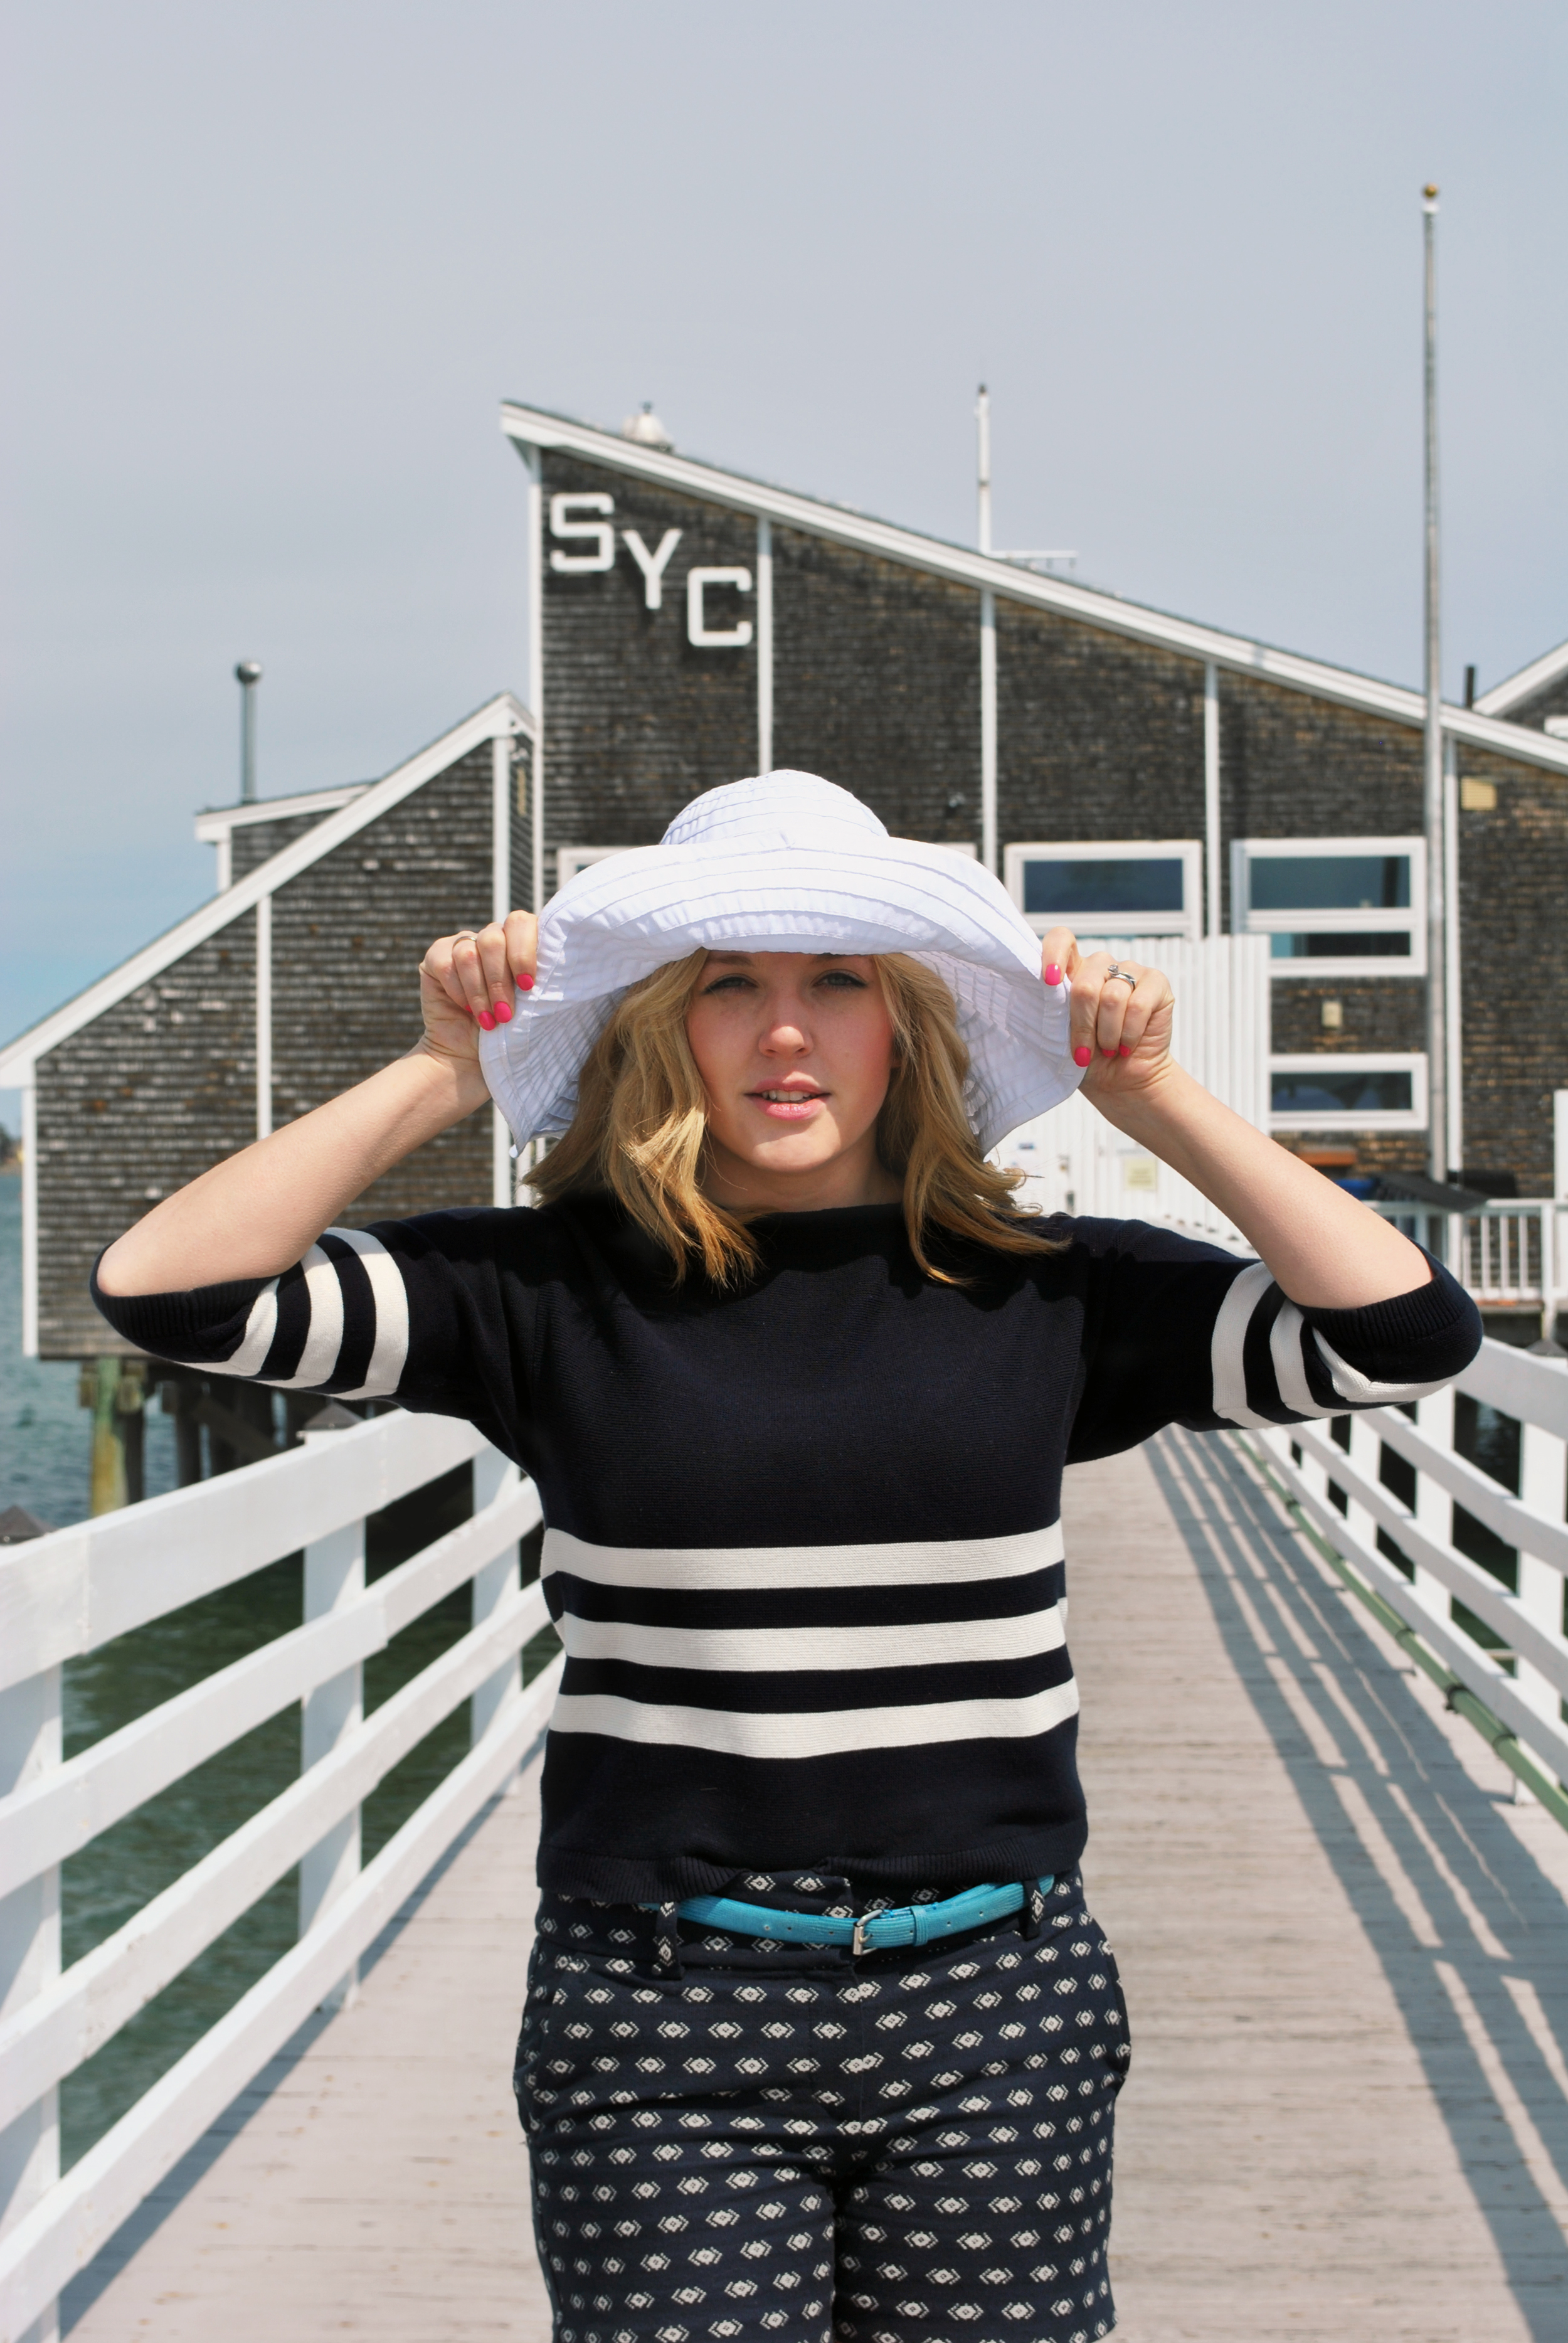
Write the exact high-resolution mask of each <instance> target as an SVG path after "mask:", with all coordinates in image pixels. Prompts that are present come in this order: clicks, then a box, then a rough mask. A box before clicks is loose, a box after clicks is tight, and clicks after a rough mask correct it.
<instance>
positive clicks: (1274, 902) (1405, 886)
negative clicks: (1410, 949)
mask: <svg viewBox="0 0 1568 2343" xmlns="http://www.w3.org/2000/svg"><path fill="white" fill-rule="evenodd" d="M1247 868H1248V873H1249V883H1250V886H1251V905H1252V909H1253V910H1254V911H1408V910H1409V909H1410V857H1409V855H1408V854H1254V855H1251V856H1250V857H1249V858H1248V864H1247Z"/></svg>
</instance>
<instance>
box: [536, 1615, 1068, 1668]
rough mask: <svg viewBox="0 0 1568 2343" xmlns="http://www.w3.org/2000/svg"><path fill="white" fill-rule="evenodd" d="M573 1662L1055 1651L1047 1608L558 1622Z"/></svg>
mask: <svg viewBox="0 0 1568 2343" xmlns="http://www.w3.org/2000/svg"><path fill="white" fill-rule="evenodd" d="M558 1626H559V1631H560V1637H561V1641H562V1643H563V1644H565V1645H566V1649H567V1657H568V1659H572V1660H632V1661H635V1662H636V1663H637V1664H638V1666H639V1667H647V1668H702V1669H710V1670H713V1671H716V1672H718V1671H730V1670H734V1671H736V1672H738V1673H748V1672H749V1673H753V1674H754V1673H756V1672H758V1671H761V1670H768V1669H778V1670H779V1671H793V1670H798V1669H807V1668H809V1669H825V1668H833V1669H839V1668H842V1669H855V1668H914V1667H940V1666H942V1665H950V1664H958V1663H961V1662H963V1661H965V1660H1023V1659H1030V1658H1032V1657H1033V1656H1034V1655H1035V1654H1037V1653H1040V1652H1056V1651H1060V1648H1061V1645H1062V1644H1063V1642H1064V1641H1065V1634H1064V1630H1063V1626H1062V1622H1061V1616H1060V1611H1059V1610H1058V1608H1057V1606H1056V1605H1055V1604H1048V1605H1047V1607H1046V1608H1045V1609H1044V1610H1042V1611H1029V1612H1026V1613H1024V1614H1023V1615H1022V1616H1021V1617H1016V1616H1015V1617H1009V1618H1004V1619H933V1620H926V1621H920V1622H918V1623H916V1624H910V1625H903V1624H887V1625H880V1626H873V1627H650V1626H645V1625H643V1624H640V1623H639V1622H638V1621H636V1620H632V1619H580V1618H578V1616H577V1615H576V1614H574V1613H572V1612H570V1611H568V1613H567V1614H566V1615H565V1616H564V1617H563V1618H562V1619H561V1620H560V1621H559V1622H558Z"/></svg>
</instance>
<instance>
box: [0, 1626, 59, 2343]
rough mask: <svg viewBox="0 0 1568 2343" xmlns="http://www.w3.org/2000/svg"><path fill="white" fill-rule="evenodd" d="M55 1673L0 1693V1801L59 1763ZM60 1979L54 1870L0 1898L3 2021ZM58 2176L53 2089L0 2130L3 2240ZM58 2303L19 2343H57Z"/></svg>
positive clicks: (0, 2009)
mask: <svg viewBox="0 0 1568 2343" xmlns="http://www.w3.org/2000/svg"><path fill="white" fill-rule="evenodd" d="M63 1755H64V1748H63V1744H62V1739H61V1725H60V1670H59V1669H58V1668H57V1667H53V1668H45V1669H44V1670H42V1672H41V1673H40V1674H37V1675H35V1676H29V1677H27V1678H26V1679H25V1682H24V1683H22V1684H14V1685H13V1686H12V1687H11V1688H10V1689H9V1690H8V1691H6V1692H3V1693H0V1796H4V1795H6V1794H7V1793H9V1792H10V1791H12V1790H19V1789H21V1788H22V1787H23V1786H24V1785H25V1784H26V1783H29V1782H33V1781H35V1780H36V1779H37V1778H38V1776H39V1775H41V1774H45V1773H48V1772H50V1771H51V1770H52V1769H53V1768H54V1767H55V1766H56V1765H59V1764H60V1762H61V1759H62V1756H63ZM59 1974H60V1874H59V1869H58V1867H57V1866H53V1867H51V1868H50V1869H49V1870H47V1871H43V1872H40V1873H39V1874H38V1875H37V1876H36V1877H35V1878H34V1879H29V1880H25V1881H24V1883H23V1884H22V1885H20V1886H19V1887H15V1888H13V1889H12V1891H11V1893H10V1895H9V1896H5V1897H4V1898H3V1899H0V2017H8V2016H11V2015H12V2014H13V2012H14V2011H15V2010H17V2009H20V2008H21V2007H22V2006H23V2005H24V2004H25V2003H26V2002H29V2001H32V2000H34V1999H35V1997H36V1996H38V1995H39V1994H40V1993H42V1992H44V1991H45V1988H46V1987H47V1986H50V1985H52V1984H53V1982H54V1980H55V1978H56V1977H57V1976H59ZM59 2177H60V2094H59V2090H58V2088H57V2087H53V2086H52V2087H50V2088H49V2089H48V2090H47V2091H45V2094H44V2096H43V2097H42V2098H40V2099H37V2100H35V2102H34V2104H33V2106H32V2107H29V2108H28V2110H27V2112H26V2114H25V2115H24V2116H19V2117H17V2119H16V2121H15V2123H14V2124H11V2125H9V2126H8V2127H6V2129H5V2131H4V2132H0V2236H4V2235H5V2231H6V2230H8V2229H10V2228H12V2227H15V2224H16V2222H18V2221H19V2220H21V2219H22V2217H23V2216H24V2215H25V2214H26V2213H29V2212H31V2211H32V2209H33V2207H34V2206H35V2205H36V2204H37V2203H38V2201H39V2199H40V2197H45V2196H46V2195H47V2194H48V2192H49V2190H50V2189H51V2188H52V2187H54V2185H55V2182H56V2181H57V2180H58V2179H59ZM59 2332H60V2319H59V2311H58V2308H57V2307H56V2306H55V2304H53V2303H52V2304H51V2305H50V2306H49V2308H48V2309H47V2310H45V2311H44V2312H43V2313H42V2314H41V2315H40V2317H38V2318H35V2320H34V2321H33V2323H32V2325H31V2326H30V2327H28V2328H25V2329H24V2331H23V2332H22V2333H21V2334H20V2335H19V2336H18V2337H17V2338H16V2343H56V2338H57V2337H58V2335H59Z"/></svg>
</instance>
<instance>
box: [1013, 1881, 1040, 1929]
mask: <svg viewBox="0 0 1568 2343" xmlns="http://www.w3.org/2000/svg"><path fill="white" fill-rule="evenodd" d="M1020 1885H1021V1887H1022V1889H1023V1909H1022V1910H1021V1912H1020V1914H1019V1921H1018V1933H1019V1935H1020V1936H1039V1934H1040V1930H1041V1928H1043V1927H1044V1926H1045V1897H1044V1896H1043V1895H1042V1894H1041V1892H1040V1882H1039V1880H1038V1879H1025V1880H1022V1881H1020Z"/></svg>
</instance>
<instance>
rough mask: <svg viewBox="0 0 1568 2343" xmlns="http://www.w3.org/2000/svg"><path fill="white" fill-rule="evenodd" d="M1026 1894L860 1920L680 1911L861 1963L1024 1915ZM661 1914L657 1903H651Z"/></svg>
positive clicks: (735, 1908) (697, 1908)
mask: <svg viewBox="0 0 1568 2343" xmlns="http://www.w3.org/2000/svg"><path fill="white" fill-rule="evenodd" d="M1039 1884H1040V1894H1041V1895H1042V1896H1049V1895H1050V1891H1051V1889H1052V1888H1053V1887H1054V1886H1055V1885H1056V1875H1055V1874H1054V1872H1049V1871H1048V1872H1047V1873H1046V1875H1045V1876H1044V1878H1043V1879H1041V1880H1040V1883H1039ZM1026 1892H1027V1891H1026V1890H1025V1888H1024V1886H1023V1884H1022V1882H1021V1881H1020V1880H1017V1879H1014V1880H1011V1881H1010V1882H1009V1884H1008V1885H1006V1886H1005V1887H968V1888H966V1889H965V1890H964V1892H963V1894H962V1895H961V1896H948V1898H947V1899H946V1901H945V1902H943V1903H940V1904H900V1905H897V1906H894V1907H893V1909H892V1910H890V1911H887V1912H863V1913H862V1914H861V1915H860V1916H859V1919H855V1920H851V1919H834V1918H831V1917H829V1916H828V1915H827V1914H825V1913H821V1912H775V1911H772V1910H770V1909H769V1906H767V1905H766V1904H744V1903H742V1902H740V1901H739V1898H738V1897H736V1896H688V1897H687V1898H686V1901H685V1902H684V1903H683V1904H678V1905H677V1906H676V1907H675V1909H676V1914H677V1916H678V1918H680V1919H682V1920H693V1921H696V1922H697V1923H698V1924H699V1926H703V1927H706V1928H723V1929H725V1930H727V1931H728V1932H729V1933H730V1934H732V1935H734V1936H767V1937H769V1938H770V1939H771V1941H772V1942H773V1943H774V1944H781V1945H848V1946H849V1949H850V1951H851V1953H852V1954H853V1955H854V1956H856V1958H857V1959H858V1958H859V1956H860V1954H862V1953H890V1952H897V1951H899V1950H900V1949H901V1948H902V1947H903V1946H906V1945H929V1944H931V1943H933V1942H934V1941H935V1940H936V1938H938V1937H939V1936H957V1935H958V1934H959V1932H960V1929H964V1928H983V1927H986V1926H989V1924H990V1922H991V1921H992V1920H1005V1919H1007V1918H1008V1917H1009V1916H1010V1915H1011V1914H1012V1913H1014V1912H1021V1911H1022V1909H1023V1899H1024V1896H1025V1894H1026ZM642 1908H643V1910H644V1911H645V1912H657V1911H658V1908H659V1907H658V1905H657V1904H645V1905H644V1906H643V1907H642Z"/></svg>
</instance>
